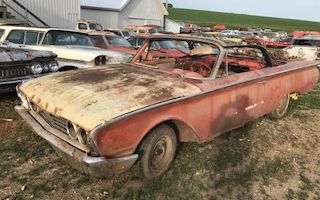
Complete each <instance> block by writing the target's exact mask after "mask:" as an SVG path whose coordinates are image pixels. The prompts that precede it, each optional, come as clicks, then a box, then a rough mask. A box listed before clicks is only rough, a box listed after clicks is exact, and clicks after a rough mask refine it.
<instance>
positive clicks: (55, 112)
mask: <svg viewBox="0 0 320 200" xmlns="http://www.w3.org/2000/svg"><path fill="white" fill-rule="evenodd" d="M61 111H62V109H61V108H58V107H55V108H54V111H53V112H54V114H55V115H58V112H61Z"/></svg>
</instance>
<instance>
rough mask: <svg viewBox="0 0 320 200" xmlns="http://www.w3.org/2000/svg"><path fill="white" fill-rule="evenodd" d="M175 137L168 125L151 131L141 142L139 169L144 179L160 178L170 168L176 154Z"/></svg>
mask: <svg viewBox="0 0 320 200" xmlns="http://www.w3.org/2000/svg"><path fill="white" fill-rule="evenodd" d="M176 147H177V137H176V134H175V132H174V130H173V129H172V128H171V127H170V126H168V125H165V124H163V125H160V126H158V127H156V128H155V129H153V130H152V131H151V132H150V133H149V134H148V135H147V137H146V138H145V139H144V141H143V142H142V145H141V147H140V152H141V153H142V156H141V159H140V162H139V168H140V173H141V175H142V176H143V177H144V178H146V179H149V180H151V179H154V178H156V177H158V176H161V175H162V174H163V173H164V172H166V171H167V170H168V168H169V167H170V165H171V163H172V161H173V159H174V157H175V153H176Z"/></svg>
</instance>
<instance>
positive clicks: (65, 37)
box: [43, 30, 93, 46]
mask: <svg viewBox="0 0 320 200" xmlns="http://www.w3.org/2000/svg"><path fill="white" fill-rule="evenodd" d="M43 45H58V46H66V45H80V46H93V44H92V42H91V40H90V38H89V36H87V35H86V34H82V33H77V32H69V31H60V30H55V31H49V32H48V33H47V34H46V36H45V38H44V40H43Z"/></svg>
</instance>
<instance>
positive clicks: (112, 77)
mask: <svg viewBox="0 0 320 200" xmlns="http://www.w3.org/2000/svg"><path fill="white" fill-rule="evenodd" d="M20 91H21V92H22V93H23V94H25V95H26V96H27V97H28V98H29V99H30V100H31V101H32V102H33V103H35V104H36V105H38V106H39V107H40V108H41V109H43V110H45V111H47V112H49V113H51V114H53V115H56V116H60V117H63V118H65V119H67V120H70V121H71V122H73V123H76V124H77V125H79V126H80V127H82V128H84V129H85V130H86V131H90V130H92V129H93V128H95V127H96V126H97V125H100V124H101V123H102V122H103V121H108V120H111V119H113V118H115V117H117V116H120V115H123V114H126V113H128V112H131V111H134V110H138V109H140V108H143V107H146V106H148V105H152V104H156V103H159V102H163V101H166V100H169V99H173V98H177V97H182V96H188V95H192V94H196V93H199V92H201V91H200V89H199V88H198V87H196V86H194V85H192V84H189V83H186V82H184V81H183V80H182V79H180V78H175V77H172V76H170V75H168V74H164V73H160V72H156V71H153V70H146V69H142V68H138V67H134V66H130V65H114V66H108V67H95V68H89V69H83V70H74V71H68V72H64V73H56V74H52V75H49V76H46V77H42V78H38V79H34V80H31V81H28V82H26V83H24V84H22V85H21V86H20Z"/></svg>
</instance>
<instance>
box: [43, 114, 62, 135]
mask: <svg viewBox="0 0 320 200" xmlns="http://www.w3.org/2000/svg"><path fill="white" fill-rule="evenodd" d="M39 115H40V116H41V117H42V118H43V119H44V120H45V121H46V122H47V123H48V124H49V125H50V126H51V127H52V128H55V129H58V130H59V131H61V132H63V133H65V134H68V132H67V127H68V121H67V120H65V119H63V118H61V117H56V116H54V115H51V114H49V113H47V112H44V111H40V112H39Z"/></svg>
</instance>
